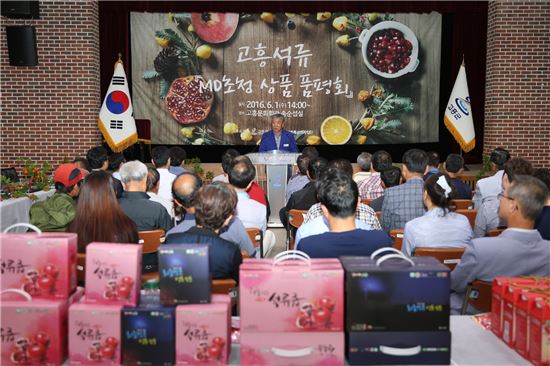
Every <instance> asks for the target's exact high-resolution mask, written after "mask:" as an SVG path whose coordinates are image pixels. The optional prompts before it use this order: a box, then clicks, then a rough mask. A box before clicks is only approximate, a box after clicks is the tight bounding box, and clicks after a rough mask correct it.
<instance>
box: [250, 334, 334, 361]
mask: <svg viewBox="0 0 550 366" xmlns="http://www.w3.org/2000/svg"><path fill="white" fill-rule="evenodd" d="M241 364H242V365H265V366H267V365H269V366H279V365H280V366H288V365H293V366H313V365H319V366H321V365H335V366H336V365H343V364H344V333H343V332H311V333H307V335H306V334H304V333H303V332H298V333H251V332H248V333H247V332H242V333H241Z"/></svg>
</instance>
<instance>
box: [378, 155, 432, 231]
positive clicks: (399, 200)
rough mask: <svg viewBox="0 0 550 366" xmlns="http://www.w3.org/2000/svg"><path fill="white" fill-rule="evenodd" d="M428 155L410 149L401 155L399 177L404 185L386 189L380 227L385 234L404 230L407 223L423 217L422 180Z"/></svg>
mask: <svg viewBox="0 0 550 366" xmlns="http://www.w3.org/2000/svg"><path fill="white" fill-rule="evenodd" d="M427 165H428V155H426V153H425V152H424V151H422V150H419V149H411V150H408V151H406V152H405V154H404V155H403V165H402V166H401V175H402V176H403V178H404V179H405V180H406V182H405V183H403V184H400V185H398V186H396V187H391V188H388V189H387V190H386V191H385V193H384V196H385V197H384V203H383V205H382V227H383V228H384V230H386V231H387V232H390V231H391V230H394V229H401V230H402V229H404V228H405V224H406V223H407V221H409V220H412V219H415V218H417V217H420V216H422V215H424V212H425V209H424V202H423V194H424V180H423V179H422V178H423V176H424V173H425V172H426V168H427Z"/></svg>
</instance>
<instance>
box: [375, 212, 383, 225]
mask: <svg viewBox="0 0 550 366" xmlns="http://www.w3.org/2000/svg"><path fill="white" fill-rule="evenodd" d="M376 218H377V219H378V222H379V223H382V211H376Z"/></svg>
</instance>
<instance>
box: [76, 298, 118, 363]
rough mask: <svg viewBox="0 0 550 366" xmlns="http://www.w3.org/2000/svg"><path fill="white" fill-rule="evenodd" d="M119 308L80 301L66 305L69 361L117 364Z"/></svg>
mask: <svg viewBox="0 0 550 366" xmlns="http://www.w3.org/2000/svg"><path fill="white" fill-rule="evenodd" d="M121 310H122V305H103V304H86V303H83V302H81V303H78V304H74V305H72V306H71V307H70V308H69V365H98V364H101V365H119V364H120V354H121V353H120V311H121Z"/></svg>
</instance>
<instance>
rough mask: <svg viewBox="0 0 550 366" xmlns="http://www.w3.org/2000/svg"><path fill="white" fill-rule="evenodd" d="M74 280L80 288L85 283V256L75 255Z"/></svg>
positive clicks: (81, 254) (82, 254)
mask: <svg viewBox="0 0 550 366" xmlns="http://www.w3.org/2000/svg"><path fill="white" fill-rule="evenodd" d="M76 279H77V281H78V283H79V284H80V286H82V285H84V282H85V281H86V254H84V253H77V254H76Z"/></svg>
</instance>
